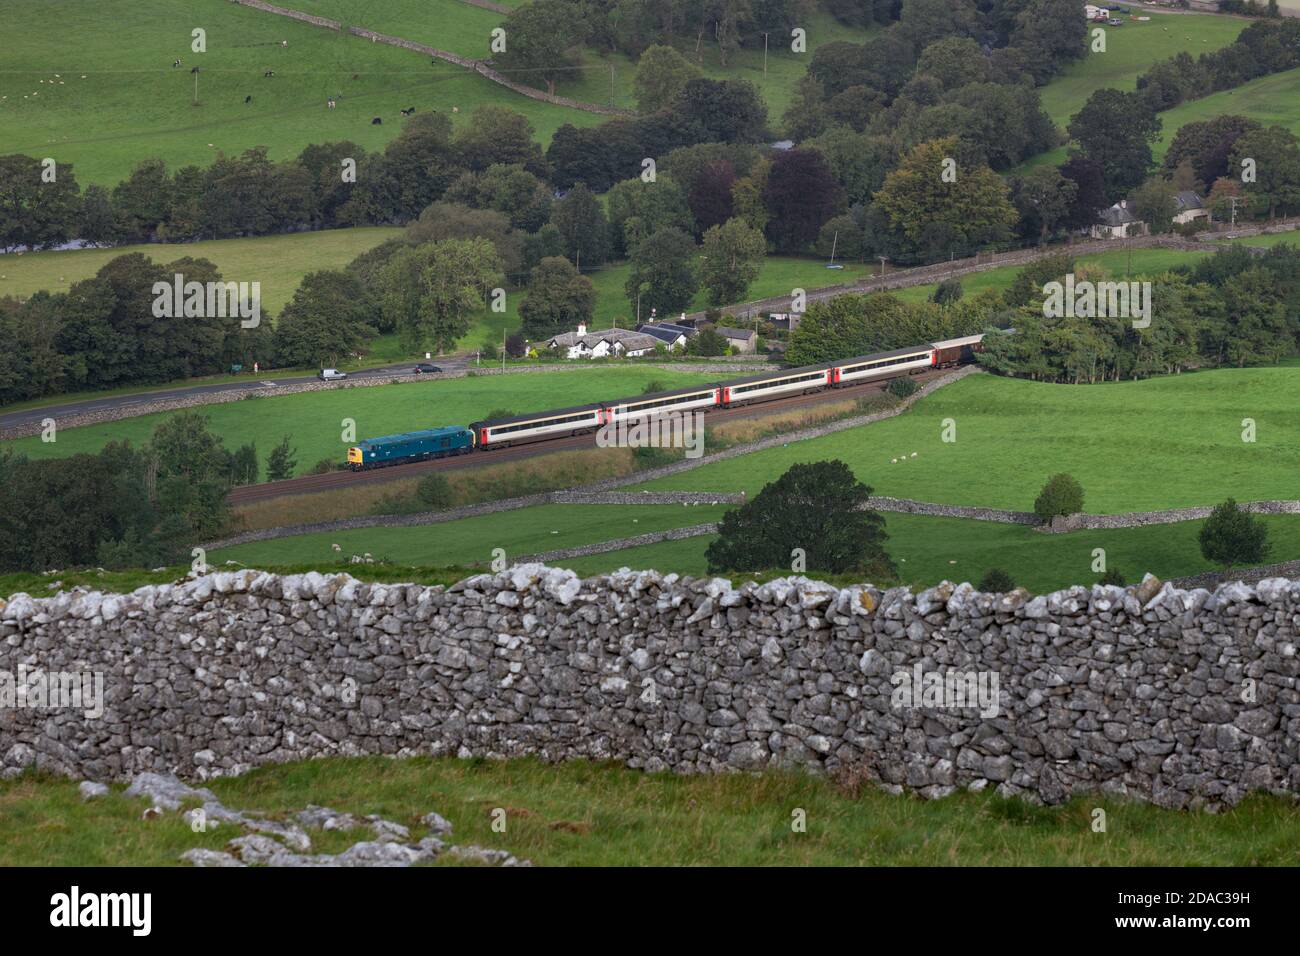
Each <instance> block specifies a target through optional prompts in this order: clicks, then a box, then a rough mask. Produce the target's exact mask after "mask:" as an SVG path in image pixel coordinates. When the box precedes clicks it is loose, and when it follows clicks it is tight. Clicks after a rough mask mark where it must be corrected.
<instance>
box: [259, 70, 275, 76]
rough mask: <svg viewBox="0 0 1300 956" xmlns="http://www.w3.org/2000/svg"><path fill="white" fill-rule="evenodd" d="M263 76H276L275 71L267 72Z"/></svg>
mask: <svg viewBox="0 0 1300 956" xmlns="http://www.w3.org/2000/svg"><path fill="white" fill-rule="evenodd" d="M262 75H263V76H275V70H267V71H266V72H265V73H263V74H262Z"/></svg>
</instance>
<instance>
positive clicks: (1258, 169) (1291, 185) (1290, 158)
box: [1232, 126, 1300, 219]
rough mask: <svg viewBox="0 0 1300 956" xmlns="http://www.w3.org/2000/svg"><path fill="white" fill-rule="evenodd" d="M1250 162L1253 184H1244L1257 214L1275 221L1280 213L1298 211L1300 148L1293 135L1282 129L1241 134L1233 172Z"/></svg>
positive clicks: (1236, 149) (1235, 149)
mask: <svg viewBox="0 0 1300 956" xmlns="http://www.w3.org/2000/svg"><path fill="white" fill-rule="evenodd" d="M1248 160H1249V161H1252V162H1253V164H1254V169H1255V181H1254V182H1250V181H1249V180H1247V181H1246V182H1245V187H1244V188H1245V192H1246V196H1247V198H1249V199H1250V201H1251V205H1253V206H1254V207H1255V210H1256V212H1257V213H1267V215H1268V218H1269V219H1272V218H1274V217H1275V216H1276V215H1277V213H1278V210H1279V209H1282V210H1287V211H1291V210H1295V209H1300V146H1297V145H1296V138H1295V135H1294V134H1293V133H1291V132H1290V131H1289V130H1287V129H1285V128H1283V127H1281V126H1269V127H1266V128H1265V129H1257V130H1251V131H1249V132H1247V133H1244V134H1243V135H1242V136H1241V137H1240V138H1239V139H1238V140H1237V143H1236V145H1235V146H1234V147H1233V151H1232V165H1233V168H1234V170H1241V169H1242V164H1243V163H1244V162H1246V161H1248Z"/></svg>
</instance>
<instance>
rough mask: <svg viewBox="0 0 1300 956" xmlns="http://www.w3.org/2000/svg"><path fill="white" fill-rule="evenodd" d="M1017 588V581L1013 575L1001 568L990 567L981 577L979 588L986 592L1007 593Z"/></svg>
mask: <svg viewBox="0 0 1300 956" xmlns="http://www.w3.org/2000/svg"><path fill="white" fill-rule="evenodd" d="M1015 589H1016V582H1015V581H1014V580H1012V578H1011V575H1010V574H1008V573H1007V572H1006V571H1003V570H1002V569H1001V568H989V569H988V570H987V571H985V572H984V577H982V578H980V583H979V590H981V591H983V592H985V593H986V594H1006V593H1007V592H1008V591H1014V590H1015Z"/></svg>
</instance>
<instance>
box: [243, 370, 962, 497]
mask: <svg viewBox="0 0 1300 956" xmlns="http://www.w3.org/2000/svg"><path fill="white" fill-rule="evenodd" d="M943 374H946V370H940V369H934V370H929V371H925V372H922V373H920V374H919V375H914V376H912V378H913V380H914V381H916V382H917V383H918V384H920V383H924V382H927V381H929V380H930V379H932V378H936V377H938V376H940V375H943ZM888 381H889V380H888V379H884V380H881V379H877V380H874V381H871V382H866V383H863V384H861V385H851V386H844V387H840V388H829V389H825V390H824V391H819V392H812V393H810V394H807V395H793V396H790V397H789V398H782V399H777V400H775V401H770V402H760V403H758V404H755V405H745V406H742V407H740V408H715V409H711V410H709V411H708V413H707V419H706V420H707V422H709V423H712V424H716V423H718V422H730V421H740V420H743V419H746V418H758V417H761V416H764V415H771V414H774V413H778V412H788V411H793V410H797V409H800V408H810V407H813V406H816V405H820V404H823V403H825V402H834V401H843V400H844V399H846V398H856V397H858V396H861V395H870V394H872V393H873V392H879V391H883V390H884V386H885V385H887V384H888ZM595 444H596V435H595V433H591V434H587V435H570V436H566V437H564V438H553V439H549V440H547V441H539V442H533V443H531V444H527V445H516V446H514V447H511V448H496V449H493V450H491V451H475V452H473V453H471V454H468V455H461V456H458V457H452V458H439V459H435V460H434V461H419V462H413V463H411V464H407V465H392V466H390V467H388V468H378V469H375V470H374V471H331V472H328V473H327V474H324V475H301V476H299V477H297V478H288V479H285V480H284V481H268V482H263V483H262V484H258V485H242V486H240V487H238V488H235V489H233V490H232V491H231V492H230V496H229V500H230V503H231V504H232V505H235V506H238V505H245V504H250V503H252V502H255V501H267V500H270V499H272V498H281V497H284V496H286V495H306V494H313V493H315V492H319V491H335V490H337V489H340V488H350V487H354V486H357V485H362V484H378V483H381V482H389V481H400V480H402V479H407V478H417V477H419V476H421V475H424V474H427V473H428V472H431V471H443V472H446V471H462V470H465V469H468V468H478V467H480V466H482V465H490V464H495V463H500V462H513V461H523V460H525V459H528V458H536V457H537V456H539V455H547V454H550V453H552V452H557V451H573V450H575V449H582V448H593V447H595Z"/></svg>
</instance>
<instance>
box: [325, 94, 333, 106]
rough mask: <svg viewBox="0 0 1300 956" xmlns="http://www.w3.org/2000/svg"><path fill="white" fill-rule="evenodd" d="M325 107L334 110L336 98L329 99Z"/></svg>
mask: <svg viewBox="0 0 1300 956" xmlns="http://www.w3.org/2000/svg"><path fill="white" fill-rule="evenodd" d="M325 105H326V106H328V107H329V108H330V109H334V97H332V96H331V97H330V98H329V99H327V100H326V101H325Z"/></svg>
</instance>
